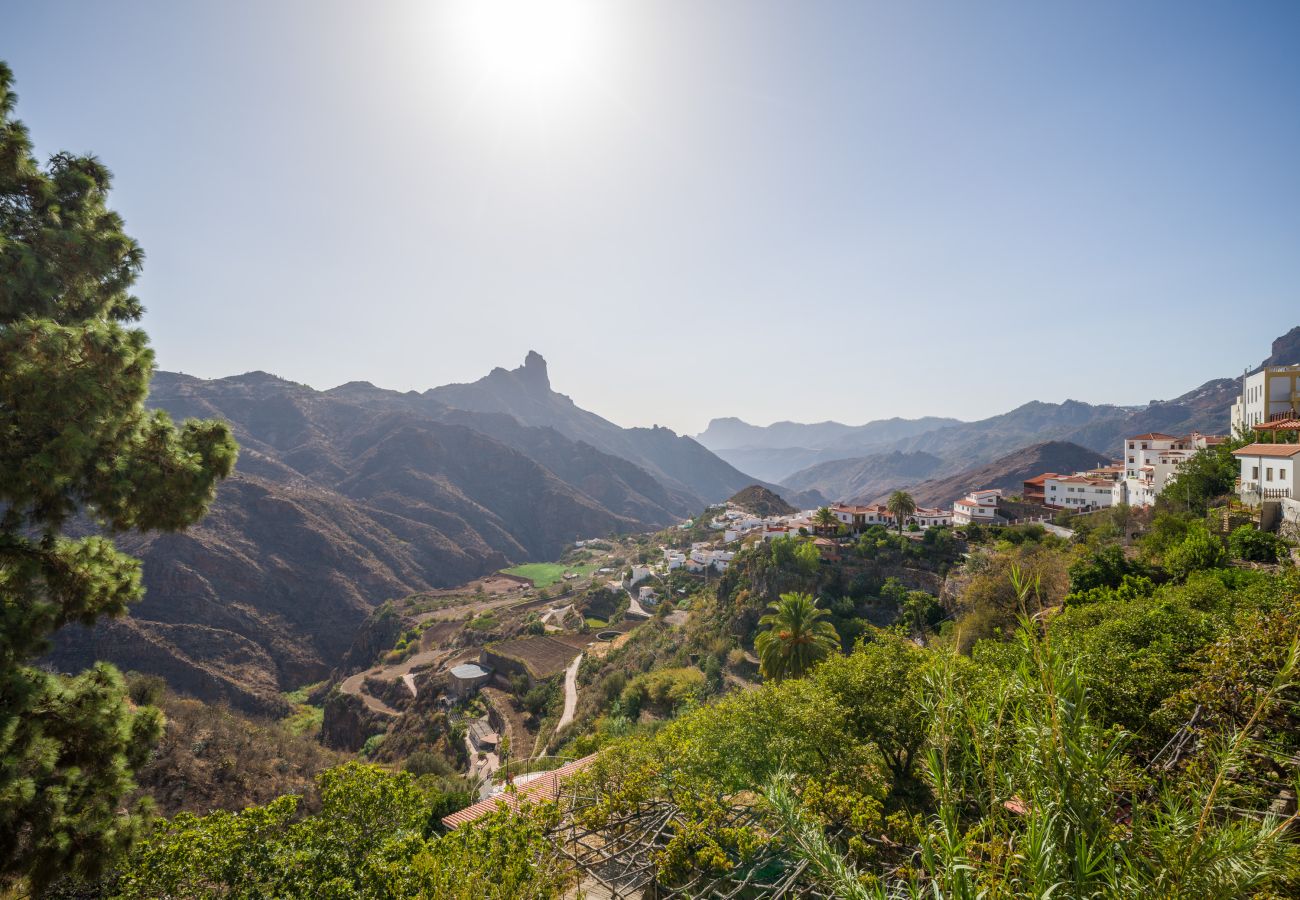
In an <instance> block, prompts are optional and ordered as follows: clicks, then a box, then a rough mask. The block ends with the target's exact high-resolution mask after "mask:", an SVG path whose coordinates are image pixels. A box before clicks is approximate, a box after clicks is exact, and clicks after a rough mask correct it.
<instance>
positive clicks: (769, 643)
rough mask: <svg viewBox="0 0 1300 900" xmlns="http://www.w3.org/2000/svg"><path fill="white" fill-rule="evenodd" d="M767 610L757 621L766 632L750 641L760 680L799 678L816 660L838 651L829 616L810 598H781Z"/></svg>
mask: <svg viewBox="0 0 1300 900" xmlns="http://www.w3.org/2000/svg"><path fill="white" fill-rule="evenodd" d="M768 609H769V612H768V614H767V615H765V616H763V618H761V619H759V620H758V624H759V625H760V626H761V627H764V628H766V629H768V630H767V631H764V632H763V633H762V634H760V635H759V636H758V638H757V639H755V641H754V649H755V650H756V651H757V652H758V661H759V663H760V664H761V668H762V671H763V677H765V678H771V679H773V680H774V681H780V680H782V679H784V678H799V677H800V676H802V675H803V674H804V673H806V672H807V671H808V670H809V669H811V668H812V667H813V664H814V663H816V662H817V661H818V660H821V659H824V658H825V657H827V656H829V655H830V654H831V653H834V652H835V651H837V650H839V649H840V636H839V634H838V633H837V632H836V631H835V626H834V625H832V624H831V623H830V622H828V621H826V616H828V615H830V613H828V612H827V611H826V610H824V609H819V608H818V606H817V601H816V600H814V599H813V598H812V596H811V595H809V594H804V593H801V592H792V593H788V594H782V595H781V600H780V602H779V603H773V604H772V605H771V606H769V607H768Z"/></svg>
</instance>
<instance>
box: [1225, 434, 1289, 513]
mask: <svg viewBox="0 0 1300 900" xmlns="http://www.w3.org/2000/svg"><path fill="white" fill-rule="evenodd" d="M1232 455H1233V456H1235V457H1236V458H1237V461H1238V462H1239V463H1240V464H1241V477H1240V480H1239V482H1238V490H1239V492H1240V494H1241V499H1242V502H1244V503H1248V504H1250V505H1252V506H1253V505H1257V504H1259V503H1261V502H1263V501H1265V500H1282V499H1289V500H1295V499H1300V473H1298V472H1297V470H1298V469H1300V444H1247V445H1246V446H1245V447H1242V448H1241V449H1239V450H1233V451H1232Z"/></svg>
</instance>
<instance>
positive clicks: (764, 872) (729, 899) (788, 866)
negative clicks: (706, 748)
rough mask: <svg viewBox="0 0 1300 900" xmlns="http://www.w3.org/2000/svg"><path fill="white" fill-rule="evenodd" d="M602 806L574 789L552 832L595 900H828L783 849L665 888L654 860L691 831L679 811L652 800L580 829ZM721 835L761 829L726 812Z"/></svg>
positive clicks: (731, 809) (749, 811)
mask: <svg viewBox="0 0 1300 900" xmlns="http://www.w3.org/2000/svg"><path fill="white" fill-rule="evenodd" d="M598 800H599V797H598V795H596V794H594V793H587V792H583V791H582V790H580V789H577V788H575V787H573V786H569V788H568V789H567V790H566V791H565V796H564V797H563V798H562V805H563V807H564V810H565V812H564V817H563V820H562V823H561V824H560V825H559V826H558V827H557V828H556V830H555V831H554V832H553V837H554V838H555V841H556V845H557V846H558V847H559V848H560V852H561V853H562V854H563V855H564V856H565V857H566V858H567V859H568V860H569V861H570V862H571V863H572V865H573V867H574V869H575V870H576V872H577V874H578V882H579V886H580V888H581V890H582V892H583V895H584V896H586V897H589V898H592V900H597V898H599V900H688V898H689V900H704V898H712V900H750V898H758V897H764V898H768V897H770V898H776V900H780V898H785V900H829V897H830V895H829V894H827V893H825V892H824V891H822V890H820V889H819V888H817V886H816V885H814V884H813V883H812V882H811V881H810V880H809V879H808V878H807V877H806V868H807V863H806V862H804V861H791V860H789V859H788V858H787V857H786V856H785V855H784V854H783V853H782V852H781V849H782V848H781V847H780V845H779V843H777V842H776V841H775V839H774V840H773V841H771V842H770V843H769V844H768V845H767V847H765V848H764V849H763V850H760V851H759V852H758V854H757V855H756V856H755V857H754V858H752V859H747V860H741V859H739V858H732V859H730V860H729V862H730V863H731V865H732V867H731V868H730V869H729V870H728V871H726V872H717V871H697V872H694V873H692V874H690V875H688V876H686V877H685V878H683V879H680V880H678V881H676V882H673V883H665V882H663V881H661V880H660V877H659V872H658V866H657V865H656V856H657V855H658V854H659V852H660V851H662V850H663V849H664V847H666V846H667V844H668V842H669V841H670V840H672V838H673V836H674V835H675V834H676V833H677V830H678V828H679V827H681V826H682V825H684V824H685V818H684V816H683V814H682V812H681V810H680V808H679V807H678V806H677V805H676V804H675V803H673V802H672V801H671V800H668V799H654V800H648V801H645V802H643V803H640V804H637V806H636V807H635V808H634V809H632V810H630V811H627V812H624V813H622V814H621V815H617V816H615V817H614V818H611V819H609V820H608V821H606V822H604V823H603V824H602V825H601V826H600V827H599V828H586V827H584V826H583V825H581V824H579V821H580V819H581V818H582V813H583V812H584V811H585V810H587V809H590V808H591V807H592V806H594V805H595V804H596V803H597V802H598ZM724 809H725V813H724V816H725V818H724V820H723V822H722V823H720V824H719V825H718V826H717V827H719V828H745V827H751V826H756V825H758V824H759V822H758V818H757V815H756V813H755V810H754V807H753V806H752V805H748V804H744V803H731V804H727V805H725V807H724Z"/></svg>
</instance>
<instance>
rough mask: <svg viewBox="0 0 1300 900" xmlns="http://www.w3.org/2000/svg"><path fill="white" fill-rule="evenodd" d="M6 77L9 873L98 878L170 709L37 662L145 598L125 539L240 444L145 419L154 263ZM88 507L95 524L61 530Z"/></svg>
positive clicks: (204, 425)
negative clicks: (27, 115) (56, 150)
mask: <svg viewBox="0 0 1300 900" xmlns="http://www.w3.org/2000/svg"><path fill="white" fill-rule="evenodd" d="M11 85H12V74H11V72H10V70H9V68H8V67H7V66H5V65H4V64H3V63H0V883H2V882H4V881H8V880H13V879H15V878H18V877H22V876H26V877H28V878H29V879H30V883H31V884H32V885H33V886H35V887H36V888H37V889H39V888H40V887H41V886H42V885H43V884H45V883H46V882H48V881H49V880H50V879H52V878H53V877H55V876H56V875H59V874H64V873H67V874H72V875H81V876H88V877H94V875H95V874H97V872H98V871H99V870H100V868H101V867H102V866H103V864H104V863H105V861H107V860H108V859H110V858H111V857H112V856H113V854H114V853H115V852H116V851H118V850H119V849H120V848H121V847H123V846H124V845H125V844H127V843H129V842H130V840H131V839H132V837H133V836H134V835H135V833H136V831H137V829H138V827H139V818H138V816H137V815H135V812H137V810H125V809H123V801H124V799H125V798H126V797H127V796H128V795H129V794H130V793H131V791H132V789H133V787H134V785H133V782H132V771H133V769H134V768H135V767H136V766H138V765H139V764H140V763H141V762H142V760H143V758H144V757H145V756H146V754H147V752H148V748H149V746H150V744H151V743H152V742H153V740H154V739H155V738H156V736H157V734H158V733H159V730H160V728H161V717H160V715H159V714H158V712H157V711H156V710H154V709H152V708H150V707H142V708H139V709H137V708H134V707H133V706H132V705H131V704H130V702H129V701H128V699H127V696H126V692H125V688H124V685H123V682H122V679H121V677H120V676H119V675H118V673H117V672H116V671H115V670H114V669H113V668H112V667H111V666H108V665H105V664H100V665H96V666H95V667H94V668H92V669H90V670H89V671H87V672H84V673H82V674H80V675H77V676H75V677H71V678H67V677H61V676H57V675H53V674H50V673H48V672H45V671H43V670H41V669H40V668H37V667H35V666H34V665H33V664H32V663H33V662H34V661H35V660H36V658H37V657H39V656H40V655H41V654H42V653H43V652H44V651H45V650H46V649H47V639H48V637H49V635H50V634H51V633H53V632H54V631H56V630H57V629H59V628H61V627H63V626H64V625H66V624H68V623H70V622H79V623H81V624H84V625H89V624H91V623H93V622H94V621H95V620H96V619H97V618H98V617H99V616H101V615H112V616H117V615H122V614H124V613H125V612H126V609H127V606H128V605H129V604H130V603H132V602H133V601H135V600H137V599H139V598H140V596H141V594H142V588H141V583H140V564H139V561H138V560H135V559H132V558H131V557H129V556H126V555H125V554H123V553H121V552H119V551H118V550H117V549H116V548H115V547H114V545H113V542H112V540H111V539H110V537H111V535H112V534H114V533H118V532H126V531H146V530H152V529H162V530H175V529H179V528H183V527H185V526H186V525H188V524H190V523H191V522H194V521H195V520H197V519H198V518H199V517H200V516H202V515H203V513H204V511H205V510H206V509H207V506H208V504H209V502H210V501H211V499H212V496H213V491H214V489H215V485H216V482H217V480H218V479H220V478H223V477H225V476H226V475H228V474H229V473H230V471H231V468H232V467H233V465H234V462H235V455H236V452H237V451H236V446H235V443H234V440H233V439H232V437H231V435H230V431H229V429H228V428H227V426H226V425H224V424H221V423H217V422H198V421H189V422H186V423H185V424H184V425H183V426H181V427H179V428H178V427H176V426H174V425H173V424H172V422H171V420H170V419H169V418H168V417H167V416H166V415H165V414H164V413H161V412H148V411H146V410H145V408H144V399H145V395H146V392H147V391H148V388H149V379H150V376H151V375H152V372H153V353H152V351H151V350H150V349H149V346H148V339H147V337H146V336H145V333H144V332H143V331H142V330H140V329H139V328H135V327H132V326H131V323H133V322H135V321H136V320H138V319H139V318H140V315H141V313H142V311H143V310H142V307H141V306H140V302H139V301H138V300H137V299H136V298H135V297H134V296H132V295H131V294H130V293H129V289H130V287H131V284H132V283H133V282H134V280H135V278H136V275H137V274H138V272H139V270H140V265H141V261H142V259H143V254H142V252H141V250H140V248H139V246H137V245H136V243H135V242H134V241H133V240H132V239H131V238H130V237H128V236H127V235H126V234H125V233H123V230H122V220H121V219H120V218H119V217H118V216H117V215H116V214H115V213H113V212H112V211H110V210H109V209H108V208H107V206H106V205H105V200H106V198H107V194H108V188H109V173H108V170H107V169H106V168H104V166H103V165H102V164H100V163H99V162H98V161H97V160H96V159H94V158H93V157H84V156H72V155H69V154H62V153H61V154H57V155H55V156H54V157H52V158H51V159H50V161H49V162H48V163H47V164H46V165H44V166H41V165H39V164H38V163H37V162H36V160H35V159H34V158H33V156H32V147H31V142H30V140H29V138H28V135H27V130H26V129H25V128H24V126H23V125H22V123H21V122H19V121H17V120H15V119H14V118H13V117H12V114H13V110H14V103H15V95H14V93H13V91H12V87H11ZM77 516H84V517H85V519H86V520H87V521H89V522H90V523H93V524H97V525H98V526H99V529H98V530H99V531H100V532H101V533H100V534H92V535H90V536H83V537H78V538H69V537H65V536H64V531H65V529H66V527H67V525H68V523H69V522H70V520H72V519H73V518H74V517H77Z"/></svg>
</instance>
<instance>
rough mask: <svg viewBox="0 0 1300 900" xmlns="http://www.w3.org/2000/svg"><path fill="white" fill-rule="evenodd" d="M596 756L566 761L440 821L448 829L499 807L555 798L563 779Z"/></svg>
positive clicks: (512, 806)
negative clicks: (510, 789)
mask: <svg viewBox="0 0 1300 900" xmlns="http://www.w3.org/2000/svg"><path fill="white" fill-rule="evenodd" d="M595 758H596V754H594V753H593V754H591V755H590V756H584V757H583V758H582V759H576V760H574V761H573V762H571V763H565V764H564V765H562V766H560V767H559V768H558V769H555V770H553V771H551V772H547V773H546V774H545V775H539V776H537V777H536V778H534V779H533V780H532V781H529V782H527V783H525V784H521V785H519V787H518V789H517V790H515V791H506V792H505V793H502V794H497V795H496V796H495V797H489V798H487V799H486V800H480V801H479V802H478V803H474V804H472V805H470V806H467V807H465V808H464V809H462V810H459V811H458V812H454V813H452V814H451V815H449V816H443V817H442V824H443V825H444V826H445V827H447V828H459V827H460V826H461V825H464V824H466V823H467V822H473V821H474V820H475V819H478V818H481V817H483V816H486V815H487V814H488V813H492V812H496V811H497V810H498V809H500V808H502V807H504V808H506V809H518V808H519V805H520V804H521V803H541V802H543V801H545V800H554V799H556V798H557V797H559V796H560V785H561V784H562V783H563V782H564V780H565V779H566V778H568V777H569V776H570V775H572V774H574V773H575V772H578V771H581V770H582V769H585V768H586V767H587V766H589V765H591V762H592V760H594V759H595Z"/></svg>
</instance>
